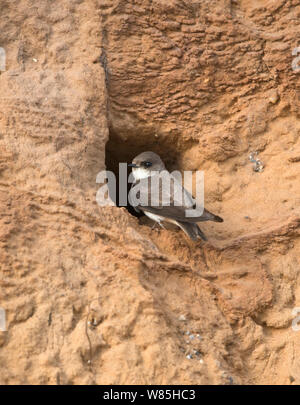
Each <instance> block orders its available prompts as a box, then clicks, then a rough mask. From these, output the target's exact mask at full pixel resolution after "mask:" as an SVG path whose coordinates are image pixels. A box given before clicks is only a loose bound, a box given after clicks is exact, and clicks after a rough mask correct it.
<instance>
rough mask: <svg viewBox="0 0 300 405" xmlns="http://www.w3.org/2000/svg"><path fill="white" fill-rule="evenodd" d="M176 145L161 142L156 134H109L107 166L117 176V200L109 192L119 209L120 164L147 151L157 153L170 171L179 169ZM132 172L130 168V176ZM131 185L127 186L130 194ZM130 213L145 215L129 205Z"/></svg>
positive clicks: (113, 132)
mask: <svg viewBox="0 0 300 405" xmlns="http://www.w3.org/2000/svg"><path fill="white" fill-rule="evenodd" d="M176 149H177V148H176V143H174V139H173V144H172V140H171V139H170V140H167V141H166V140H165V139H164V140H160V139H159V138H158V137H157V136H155V134H141V133H138V134H134V133H131V134H125V135H124V134H118V133H116V132H115V131H113V130H110V132H109V139H108V141H107V143H106V150H105V165H106V170H109V171H112V172H113V173H114V174H115V176H116V199H114V198H112V193H111V192H109V194H110V198H112V199H113V201H114V203H115V204H116V206H117V207H119V206H120V205H119V163H131V162H132V160H133V158H134V157H135V156H137V155H138V154H140V153H142V152H146V151H152V152H155V153H157V154H158V155H159V156H160V157H161V159H162V160H163V161H164V163H165V165H166V168H167V169H168V170H174V169H175V168H176V167H177V168H178V161H177V154H178V152H176ZM130 172H131V169H130V167H128V176H129V174H130ZM130 187H131V183H128V184H127V190H128V192H129V190H130ZM125 208H126V209H127V210H128V212H129V213H130V214H131V215H133V216H135V217H137V218H140V217H141V216H143V215H144V214H141V213H137V212H136V211H135V209H134V208H133V207H132V206H131V205H130V204H129V203H128V200H127V205H126V207H125Z"/></svg>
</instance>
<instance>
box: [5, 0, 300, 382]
mask: <svg viewBox="0 0 300 405" xmlns="http://www.w3.org/2000/svg"><path fill="white" fill-rule="evenodd" d="M70 3H71V4H70ZM0 15H1V19H0V46H1V47H3V48H4V49H5V51H6V56H7V60H6V71H5V72H1V74H0V89H1V94H0V269H1V270H0V271H1V273H0V274H1V278H0V286H1V290H0V306H1V307H3V308H5V310H6V315H7V332H0V363H1V368H0V382H1V383H2V384H14V383H21V384H25V383H30V384H32V383H33V384H40V383H45V384H83V383H87V384H95V383H96V384H125V383H129V384H173V383H174V384H175V383H176V384H178V383H185V384H189V383H193V384H206V383H208V384H231V383H247V384H257V383H266V384H269V383H275V384H276V383H280V384H290V383H293V384H295V383H296V384H299V383H300V380H299V375H300V364H299V355H300V349H299V341H300V340H299V339H300V332H296V331H293V329H292V319H293V318H295V315H292V310H293V308H295V307H297V306H300V281H299V274H300V266H299V254H300V241H299V226H300V210H299V203H300V187H299V175H300V140H299V139H300V138H299V134H300V120H299V106H300V88H299V79H300V72H298V71H296V70H293V69H292V61H293V59H295V57H296V56H295V55H294V56H292V51H293V49H294V48H295V47H297V46H298V38H299V28H300V22H299V21H300V2H299V1H296V0H288V1H278V0H276V1H275V0H264V1H250V0H241V1H233V0H232V1H230V0H221V1H214V0H205V1H203V0H202V1H200V0H189V1H177V0H164V1H161V0H160V1H158V0H157V1H156V0H153V1H150V0H136V1H125V0H114V1H113V0H106V1H103V0H102V1H97V0H77V1H72V2H69V1H66V0H61V1H59V2H57V1H56V2H53V1H48V0H40V1H39V5H38V7H37V6H36V5H35V2H32V1H30V0H20V1H4V0H3V1H1V2H0ZM149 149H151V150H153V151H156V152H159V154H160V155H161V157H162V158H163V159H164V160H165V161H166V164H167V166H168V168H169V169H173V168H175V167H177V168H180V169H182V170H204V171H205V182H206V183H205V188H206V190H205V191H206V193H205V201H206V206H207V208H208V209H210V210H212V211H213V212H215V213H216V214H219V215H221V216H222V217H223V218H224V223H223V224H213V223H207V224H205V225H203V230H204V231H205V233H206V234H207V236H208V238H209V242H208V243H202V242H200V241H199V242H197V243H194V242H191V241H189V240H187V239H186V238H185V237H184V236H183V234H182V232H181V231H172V230H162V229H160V230H151V225H150V226H149V223H148V222H146V221H145V220H144V219H143V218H140V219H138V218H136V217H134V216H132V215H130V213H128V211H127V210H126V209H125V208H118V207H108V208H99V207H98V206H97V204H96V201H95V196H96V191H97V188H98V185H97V184H96V175H97V173H98V172H99V171H100V170H103V169H104V168H105V167H107V168H109V169H115V168H116V167H117V165H118V163H119V162H124V161H129V160H131V159H132V157H133V156H135V155H136V154H137V153H139V152H142V151H144V150H149ZM254 151H257V152H259V155H258V157H259V159H260V160H261V161H262V162H263V164H264V170H263V171H262V172H255V171H253V163H251V162H250V161H249V154H250V153H251V152H254Z"/></svg>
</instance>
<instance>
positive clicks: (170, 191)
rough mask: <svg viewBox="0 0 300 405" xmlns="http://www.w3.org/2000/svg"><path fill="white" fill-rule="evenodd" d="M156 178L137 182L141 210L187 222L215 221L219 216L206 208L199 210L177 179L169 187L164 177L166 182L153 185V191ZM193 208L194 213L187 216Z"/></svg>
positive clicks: (138, 206)
mask: <svg viewBox="0 0 300 405" xmlns="http://www.w3.org/2000/svg"><path fill="white" fill-rule="evenodd" d="M155 180H157V179H156V178H155V176H153V177H152V178H151V180H150V178H147V179H142V180H140V181H139V183H137V184H136V185H137V186H138V189H137V190H138V192H137V193H138V194H137V196H138V198H139V200H140V201H141V202H142V204H141V205H137V206H136V207H137V208H138V209H139V210H142V211H146V212H150V213H153V214H156V215H161V216H164V217H167V218H171V219H175V220H178V221H185V222H201V221H214V220H216V218H218V217H216V216H215V215H214V214H212V213H210V212H209V211H207V210H205V209H203V210H199V208H197V207H196V204H195V201H194V199H193V197H192V195H191V194H190V193H189V192H188V191H187V190H186V189H185V188H184V187H182V186H181V184H179V183H178V182H177V181H176V179H175V181H174V183H173V184H174V185H173V186H171V187H169V186H168V183H167V178H166V177H165V178H164V177H163V180H165V181H166V182H165V183H164V184H163V183H162V182H160V183H158V184H159V187H158V188H157V189H156V188H155V187H153V189H152V192H151V185H152V186H153V185H154V181H155ZM173 180H174V179H173ZM158 190H159V192H158ZM191 209H194V210H195V212H194V215H193V216H187V210H191ZM197 211H198V213H199V214H198V215H197Z"/></svg>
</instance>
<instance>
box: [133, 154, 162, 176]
mask: <svg viewBox="0 0 300 405" xmlns="http://www.w3.org/2000/svg"><path fill="white" fill-rule="evenodd" d="M128 166H129V167H132V173H133V175H134V178H135V179H136V180H141V179H145V178H147V177H149V176H152V175H154V174H156V173H157V172H160V171H162V170H166V168H165V165H164V163H163V161H162V160H161V158H160V157H159V156H158V155H157V154H156V153H154V152H143V153H140V154H139V155H138V156H136V157H135V158H134V159H133V161H132V163H129V164H128Z"/></svg>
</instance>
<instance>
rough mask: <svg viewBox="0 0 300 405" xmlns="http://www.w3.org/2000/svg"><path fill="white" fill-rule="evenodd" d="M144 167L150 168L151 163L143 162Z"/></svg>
mask: <svg viewBox="0 0 300 405" xmlns="http://www.w3.org/2000/svg"><path fill="white" fill-rule="evenodd" d="M143 166H144V167H151V166H152V163H151V162H143Z"/></svg>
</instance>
